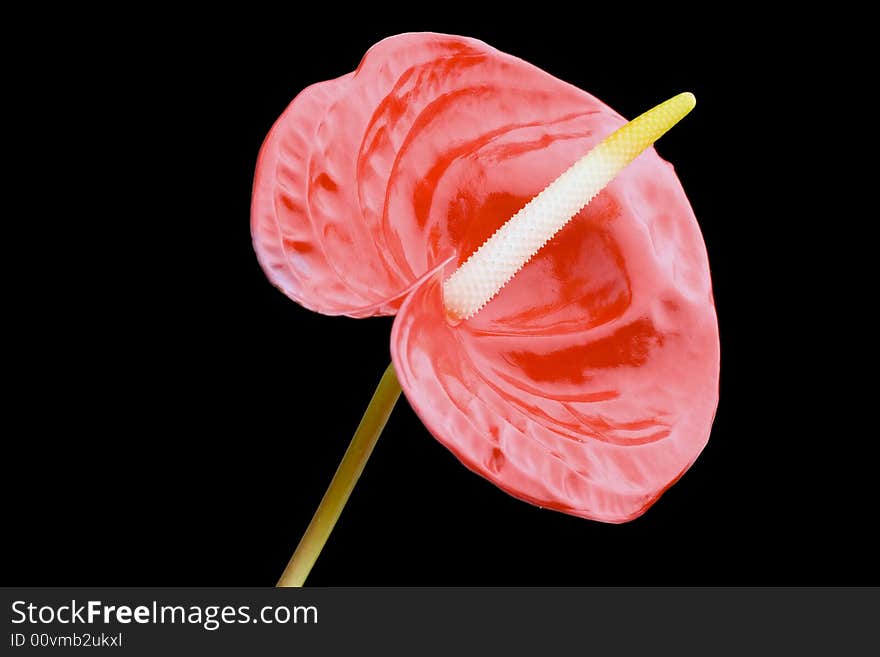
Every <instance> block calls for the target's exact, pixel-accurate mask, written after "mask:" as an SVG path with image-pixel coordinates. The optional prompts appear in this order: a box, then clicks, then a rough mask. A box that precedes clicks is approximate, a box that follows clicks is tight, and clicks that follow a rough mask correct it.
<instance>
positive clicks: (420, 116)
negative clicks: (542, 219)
mask: <svg viewBox="0 0 880 657" xmlns="http://www.w3.org/2000/svg"><path fill="white" fill-rule="evenodd" d="M625 123H626V121H625V120H624V119H623V118H622V117H620V116H619V115H618V114H617V113H616V112H614V111H613V110H611V109H610V108H609V107H608V106H606V105H605V104H603V103H601V102H600V101H599V100H597V99H596V98H594V97H592V96H590V95H589V94H587V93H586V92H584V91H581V90H579V89H577V88H575V87H572V86H571V85H569V84H566V83H564V82H562V81H560V80H558V79H556V78H554V77H552V76H550V75H549V74H547V73H545V72H544V71H541V70H540V69H538V68H536V67H534V66H532V65H530V64H528V63H526V62H524V61H522V60H520V59H517V58H515V57H512V56H510V55H507V54H504V53H501V52H499V51H497V50H495V49H493V48H491V47H489V46H487V45H486V44H484V43H482V42H480V41H476V40H473V39H468V38H464V37H457V36H447V35H440V34H405V35H400V36H396V37H392V38H389V39H386V40H384V41H382V42H380V43H379V44H377V45H376V46H374V47H373V48H372V49H371V50H370V51H369V52H368V53H367V54H366V56H365V57H364V59H363V61H362V62H361V64H360V66H359V67H358V68H357V70H356V71H355V72H353V73H350V74H348V75H345V76H343V77H341V78H338V79H336V80H332V81H329V82H323V83H320V84H316V85H313V86H311V87H309V88H308V89H306V90H305V91H303V92H302V93H301V94H300V95H299V96H297V98H296V99H295V100H294V101H293V102H292V103H291V105H290V106H289V107H288V108H287V109H286V110H285V112H284V113H283V114H282V116H281V117H280V118H279V120H278V121H277V123H276V124H275V126H274V127H273V128H272V131H271V132H270V133H269V136H268V137H267V139H266V142H265V144H264V146H263V148H262V151H261V153H260V159H259V163H258V166H257V172H256V179H255V183H254V195H253V208H252V230H253V238H254V245H255V248H256V251H257V254H258V256H259V259H260V262H261V263H262V265H263V268H264V269H265V271H266V274H267V275H268V277H269V278H270V280H271V281H272V282H273V283H274V284H275V285H277V286H278V287H279V288H280V289H281V290H282V291H284V293H285V294H287V295H288V296H289V297H291V298H292V299H294V300H295V301H297V302H299V303H301V304H302V305H304V306H306V307H308V308H311V309H313V310H316V311H319V312H322V313H326V314H344V315H349V316H352V317H365V316H370V315H377V314H397V317H396V319H395V323H394V329H393V333H392V339H391V353H392V359H393V363H394V369H395V370H396V372H397V376H398V377H399V380H400V385H401V387H402V389H403V392H404V393H405V394H406V397H407V399H408V400H409V402H410V404H411V405H412V406H413V408H414V409H415V410H416V412H417V413H418V414H419V416H420V417H421V418H422V420H423V421H424V423H425V425H426V426H427V427H428V429H429V430H430V431H431V433H432V434H433V435H434V436H435V437H436V438H437V439H438V440H440V441H441V442H442V443H443V444H444V445H446V446H447V447H448V448H449V449H450V450H452V451H453V452H454V453H455V454H456V456H457V457H458V458H459V459H460V460H461V461H462V462H463V463H464V464H465V465H466V466H467V467H469V468H470V469H472V470H474V471H475V472H477V473H479V474H481V475H482V476H484V477H486V478H488V479H490V480H491V481H493V482H494V483H496V484H497V485H498V486H500V487H501V488H503V489H504V490H506V491H507V492H509V493H511V494H512V495H515V496H516V497H519V498H522V499H524V500H527V501H529V502H532V503H535V504H539V505H541V506H545V507H551V508H554V509H558V510H560V511H564V512H567V513H571V514H574V515H578V516H582V517H585V518H592V519H595V520H600V521H605V522H623V521H626V520H630V519H632V518H635V517H636V516H638V515H640V514H641V513H643V512H644V511H645V509H647V508H648V506H650V505H651V504H652V503H653V502H654V501H655V500H656V499H657V498H658V497H659V495H660V494H661V493H662V492H663V491H664V490H665V489H666V488H668V487H669V486H670V485H671V484H672V483H673V482H674V481H675V480H676V479H677V478H678V477H679V476H680V475H681V474H682V473H683V472H684V471H685V470H686V469H687V468H688V467H689V466H690V464H691V463H692V462H693V461H694V459H695V458H696V457H697V455H698V454H699V453H700V451H701V450H702V448H703V446H704V445H705V443H706V441H707V439H708V436H709V431H710V428H711V424H712V420H713V417H714V413H715V408H716V405H717V401H718V369H719V363H718V361H719V343H718V328H717V321H716V317H715V309H714V304H713V300H712V290H711V282H710V276H709V267H708V261H707V256H706V250H705V247H704V245H703V241H702V237H701V234H700V230H699V227H698V224H697V221H696V218H695V217H694V214H693V211H692V210H691V208H690V205H689V203H688V200H687V198H686V196H685V194H684V191H683V190H682V188H681V185H680V183H679V181H678V179H677V178H676V176H675V173H674V171H673V168H672V166H671V165H669V164H668V163H666V162H664V161H663V160H662V159H661V158H660V157H659V156H658V155H657V154H656V152H655V151H654V150H653V149H648V150H647V151H645V152H644V153H643V154H642V155H640V156H639V157H637V158H636V159H635V161H633V162H632V164H630V165H629V166H628V167H626V168H625V169H623V170H622V171H621V172H620V173H619V175H617V176H616V177H615V178H614V179H613V180H612V181H611V182H610V184H608V185H607V186H606V187H605V188H604V189H603V191H602V192H601V193H599V195H598V196H597V197H596V198H595V199H594V200H593V201H592V202H591V203H590V204H589V205H588V206H587V207H585V208H584V209H583V210H581V211H580V212H579V213H578V214H577V215H576V216H575V217H574V218H573V219H572V220H571V221H570V223H569V224H568V225H567V226H566V227H565V228H564V229H563V230H560V231H559V232H558V233H557V234H556V235H555V237H553V239H552V240H550V242H549V243H547V245H546V246H545V247H544V248H542V249H541V250H540V251H538V252H537V254H536V255H535V256H534V257H533V258H531V260H529V261H528V263H527V264H526V265H525V266H524V267H522V269H521V271H519V272H518V273H517V274H516V275H515V276H514V277H513V279H512V280H510V282H509V283H508V284H507V285H506V286H505V287H504V288H503V290H501V291H500V292H499V293H498V294H497V296H495V297H494V298H493V299H492V300H491V301H490V302H489V303H488V304H487V305H486V306H485V307H484V308H483V309H482V310H480V311H479V312H477V313H476V314H475V315H473V316H472V317H470V318H468V319H465V320H461V321H458V320H453V319H451V318H450V316H449V312H448V309H447V307H446V306H445V305H444V298H443V281H444V280H445V279H446V278H447V277H448V276H449V275H450V274H452V272H453V271H455V270H456V268H457V267H458V266H460V265H461V264H462V263H463V262H465V260H466V259H467V258H468V257H469V256H470V255H471V254H472V253H473V252H474V251H475V250H476V249H477V248H478V247H480V245H481V244H483V243H484V242H485V241H486V240H487V238H489V237H490V236H491V235H493V233H494V232H495V231H496V230H497V229H498V228H499V227H500V226H501V225H502V224H504V223H505V222H506V221H507V220H508V219H510V217H511V216H512V215H514V214H515V213H516V212H517V211H518V210H520V208H522V207H523V206H524V205H526V203H527V202H528V201H529V200H530V199H532V198H533V197H534V196H535V195H536V194H538V193H539V192H541V190H543V189H544V188H545V187H546V186H547V185H548V183H550V182H551V181H553V180H554V179H555V178H556V177H557V176H559V175H560V173H562V172H563V171H565V170H566V169H567V168H568V167H570V166H571V165H572V163H574V162H575V161H577V160H578V159H579V158H581V157H582V156H583V155H585V154H586V153H588V152H589V151H590V150H591V149H592V148H593V147H595V146H596V145H597V144H599V143H600V142H601V141H602V140H603V139H605V138H606V137H607V136H608V135H609V134H611V133H612V132H614V131H615V130H616V129H618V128H620V127H621V126H623V125H624V124H625ZM578 207H579V206H578Z"/></svg>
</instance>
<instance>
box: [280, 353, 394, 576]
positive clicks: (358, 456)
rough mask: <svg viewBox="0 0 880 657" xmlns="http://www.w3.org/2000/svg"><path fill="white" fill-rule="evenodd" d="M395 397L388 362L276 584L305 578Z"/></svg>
mask: <svg viewBox="0 0 880 657" xmlns="http://www.w3.org/2000/svg"><path fill="white" fill-rule="evenodd" d="M398 397H400V383H399V382H398V381H397V374H396V373H395V372H394V364H393V363H391V364H389V365H388V367H387V368H386V370H385V373H384V374H383V375H382V379H381V380H380V381H379V385H378V386H377V387H376V392H374V393H373V398H372V399H371V400H370V405H369V406H367V410H366V411H365V412H364V416H363V418H361V423H360V424H359V425H358V428H357V431H355V432H354V437H353V438H352V439H351V443H350V444H349V446H348V449H347V450H345V455H344V456H343V457H342V461H341V462H340V463H339V467H338V468H337V469H336V474H335V475H333V481H331V482H330V487H329V488H327V492H326V493H324V497H323V499H322V500H321V503H320V504H319V505H318V510H317V511H315V515H314V516H313V517H312V521H311V522H310V523H309V526H308V528H307V529H306V533H305V534H303V537H302V539H301V540H300V542H299V545H298V546H297V548H296V552H294V553H293V556H292V557H291V558H290V562H289V563H288V564H287V568H285V569H284V572H283V573H282V574H281V579H279V580H278V586H302V585H303V583H304V582H305V581H306V577H308V576H309V572H310V571H311V570H312V566H314V565H315V561H316V560H317V559H318V555H319V554H321V549H322V548H323V547H324V544H325V543H326V542H327V539H328V538H329V537H330V532H332V531H333V527H334V526H335V525H336V521H337V520H339V515H340V514H341V513H342V509H343V508H344V507H345V503H346V502H347V501H348V498H349V496H350V495H351V491H352V490H354V485H355V484H356V483H357V480H358V477H360V476H361V472H363V470H364V466H365V465H366V464H367V460H368V459H369V458H370V454H372V453H373V447H375V446H376V441H377V440H379V436H380V435H381V434H382V429H384V428H385V423H386V422H388V417H389V416H390V415H391V411H392V410H393V409H394V404H395V403H396V402H397V398H398Z"/></svg>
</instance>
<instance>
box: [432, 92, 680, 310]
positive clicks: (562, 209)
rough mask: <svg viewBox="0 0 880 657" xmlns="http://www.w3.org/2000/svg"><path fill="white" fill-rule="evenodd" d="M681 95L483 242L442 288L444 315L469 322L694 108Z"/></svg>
mask: <svg viewBox="0 0 880 657" xmlns="http://www.w3.org/2000/svg"><path fill="white" fill-rule="evenodd" d="M696 102H697V101H696V98H694V95H693V94H692V93H688V92H685V93H682V94H679V95H677V96H675V97H673V98H670V99H669V100H667V101H666V102H664V103H661V104H660V105H657V106H656V107H654V108H653V109H650V110H648V111H647V112H645V113H644V114H642V115H641V116H639V117H637V118H635V119H633V120H632V121H630V122H629V123H627V124H626V125H625V126H623V127H622V128H620V129H618V130H616V131H615V132H613V133H612V134H611V135H609V136H608V137H606V138H605V140H604V141H602V142H601V143H600V144H598V145H597V146H596V147H595V148H593V150H591V151H590V152H589V153H587V154H586V155H584V156H583V157H582V158H581V159H579V160H578V161H577V162H575V163H574V164H573V165H571V167H570V168H569V169H568V170H567V171H565V172H564V173H563V174H562V175H560V176H559V177H558V178H557V179H556V180H554V181H553V182H552V183H550V184H549V185H547V187H546V188H545V189H544V191H542V192H541V193H540V194H538V195H537V196H535V197H534V198H533V199H532V200H531V201H529V202H528V203H526V205H525V206H524V207H523V208H522V209H521V210H520V211H519V212H517V213H516V214H515V215H513V216H512V217H511V218H510V219H509V220H508V221H507V222H506V223H505V224H504V225H503V226H501V227H500V228H499V229H498V230H497V231H495V233H494V234H493V235H492V236H491V237H490V238H489V239H487V240H486V241H485V242H484V243H483V245H482V246H480V248H478V249H477V250H476V251H474V252H473V253H472V254H471V256H470V257H469V258H468V259H467V260H466V261H465V262H464V263H462V265H461V266H460V267H459V268H458V269H457V270H455V272H454V273H453V274H452V276H450V277H449V278H448V279H446V281H444V283H443V299H444V304H445V305H446V312H447V313H448V314H449V315H450V316H451V317H453V318H457V319H467V318H469V317H473V315H474V314H476V313H477V312H478V311H479V310H480V309H481V308H482V307H483V306H485V305H486V304H487V303H488V302H489V300H491V299H492V297H494V296H495V295H496V294H498V292H499V290H501V288H503V287H504V286H505V285H506V284H507V283H508V282H509V281H510V279H512V278H513V277H514V275H515V274H516V273H517V272H518V271H519V270H520V269H521V268H522V267H523V265H525V264H526V263H527V262H528V261H529V260H531V258H532V257H533V256H534V255H535V254H536V253H537V252H538V251H540V250H541V248H542V247H543V246H544V245H545V244H546V243H547V242H549V241H550V239H551V238H552V237H553V236H554V235H555V234H556V233H557V232H559V230H560V229H561V228H562V227H563V226H565V224H567V223H568V222H569V221H570V220H571V218H572V217H574V216H575V215H576V214H577V213H578V212H580V211H581V209H583V207H584V206H586V205H587V204H588V203H589V202H590V201H591V200H592V199H593V198H594V197H595V196H596V194H598V193H599V192H600V191H602V188H603V187H605V185H607V184H608V183H609V182H611V180H612V179H613V178H614V176H616V175H617V174H618V173H620V171H621V170H622V169H623V168H624V167H625V166H626V165H628V164H629V163H630V162H632V161H633V160H634V159H635V158H636V157H637V156H638V155H639V154H640V153H641V152H642V151H644V150H645V149H646V148H648V147H649V146H651V144H653V143H654V142H655V141H656V140H657V139H659V138H660V137H661V136H662V135H663V134H664V133H665V132H666V131H667V130H669V129H670V128H671V127H672V126H674V125H675V124H676V123H678V122H679V121H680V120H681V119H682V118H683V117H684V116H685V115H686V114H687V113H688V112H690V111H691V110H692V109H693V108H694V105H695V104H696Z"/></svg>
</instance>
